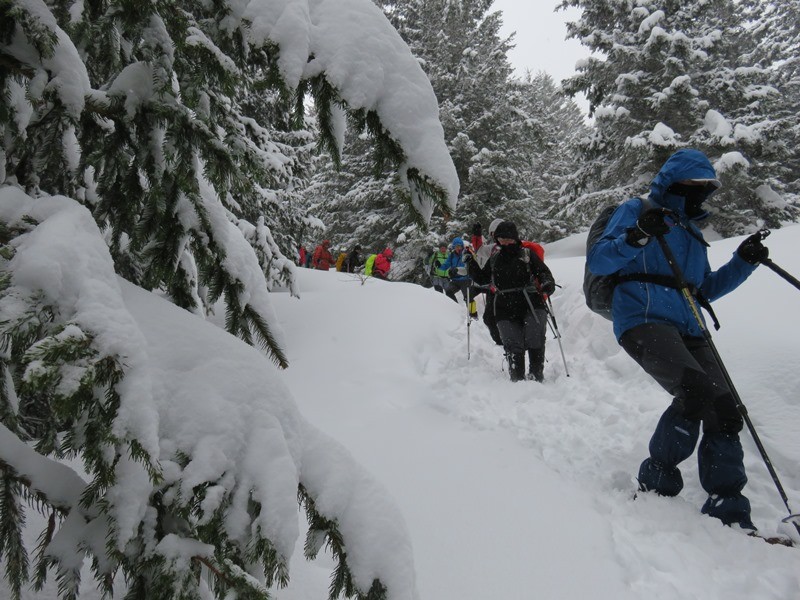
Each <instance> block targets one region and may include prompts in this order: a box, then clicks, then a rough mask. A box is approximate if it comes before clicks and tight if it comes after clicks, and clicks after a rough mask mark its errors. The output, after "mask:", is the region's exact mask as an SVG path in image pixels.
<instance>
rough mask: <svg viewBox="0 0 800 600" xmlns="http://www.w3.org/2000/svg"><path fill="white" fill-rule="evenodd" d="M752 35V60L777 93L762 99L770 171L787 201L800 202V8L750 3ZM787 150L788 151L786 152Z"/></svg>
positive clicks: (782, 3)
mask: <svg viewBox="0 0 800 600" xmlns="http://www.w3.org/2000/svg"><path fill="white" fill-rule="evenodd" d="M750 4H751V6H750V9H751V11H752V17H751V19H750V22H751V23H753V25H752V27H753V35H754V36H755V37H756V39H758V40H759V44H758V46H757V47H756V48H755V57H754V58H756V59H757V60H758V61H759V63H760V64H763V65H765V66H767V67H768V73H769V75H770V83H771V84H772V85H773V86H774V87H775V89H777V90H778V93H777V94H774V93H773V94H769V95H768V96H765V97H763V100H762V101H764V102H767V101H768V102H769V103H770V114H771V116H772V120H771V121H769V122H768V123H765V131H764V136H763V137H764V138H765V139H767V140H769V148H770V149H775V150H776V152H774V155H775V160H773V161H772V162H771V164H770V165H769V168H770V170H771V172H772V173H773V174H774V176H775V177H777V178H779V179H780V180H781V182H783V183H784V184H785V189H784V190H781V192H782V193H783V194H786V195H787V196H788V199H790V200H792V201H793V202H795V203H797V202H798V200H799V199H800V151H798V148H800V118H798V115H800V6H798V4H797V2H787V1H785V0H777V1H775V2H769V3H764V2H752V3H750ZM787 150H788V152H787Z"/></svg>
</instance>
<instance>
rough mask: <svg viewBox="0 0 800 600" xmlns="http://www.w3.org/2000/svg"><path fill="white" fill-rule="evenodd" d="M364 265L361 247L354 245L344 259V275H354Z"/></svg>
mask: <svg viewBox="0 0 800 600" xmlns="http://www.w3.org/2000/svg"><path fill="white" fill-rule="evenodd" d="M363 264H364V259H363V258H362V257H361V245H360V244H356V245H355V246H353V249H352V250H350V252H349V253H348V254H347V258H345V259H344V269H343V270H344V271H345V272H346V273H355V272H356V271H358V269H359V268H360V267H361V266H362V265H363Z"/></svg>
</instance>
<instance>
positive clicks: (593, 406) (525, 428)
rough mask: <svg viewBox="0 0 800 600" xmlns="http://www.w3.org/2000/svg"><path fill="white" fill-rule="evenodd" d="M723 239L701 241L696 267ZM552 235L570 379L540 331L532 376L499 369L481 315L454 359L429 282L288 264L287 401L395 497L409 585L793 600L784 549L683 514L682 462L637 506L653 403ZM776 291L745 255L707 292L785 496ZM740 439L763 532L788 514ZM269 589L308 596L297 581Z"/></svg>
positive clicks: (795, 425)
mask: <svg viewBox="0 0 800 600" xmlns="http://www.w3.org/2000/svg"><path fill="white" fill-rule="evenodd" d="M792 230H793V228H788V229H787V230H785V231H784V230H781V231H780V232H776V233H777V235H775V236H773V237H772V238H770V241H771V242H772V243H771V244H770V245H771V246H774V248H775V251H774V252H773V254H772V256H773V258H774V260H775V261H776V263H778V264H781V265H782V266H783V267H784V268H786V269H787V270H789V271H794V272H800V260H797V259H795V256H796V255H797V253H796V252H790V251H789V250H791V248H792V244H791V241H790V240H791V235H792ZM794 232H797V229H796V228H795V229H794ZM736 243H737V240H727V241H721V242H716V243H714V245H713V249H712V266H714V267H717V266H719V265H721V264H722V263H723V262H724V261H726V260H727V258H728V256H730V252H732V251H733V249H735V247H736ZM570 244H573V245H570ZM561 246H562V248H561V253H560V254H559V244H556V245H555V246H554V247H553V248H550V249H549V251H548V256H547V260H548V264H549V266H550V268H551V269H552V270H553V272H554V275H555V276H556V279H557V281H558V282H559V283H560V284H561V285H562V286H563V287H562V288H561V289H560V290H559V291H558V292H557V293H556V294H555V296H554V298H553V303H554V307H555V310H556V317H557V318H558V321H559V328H560V330H561V332H562V335H563V344H564V350H565V353H566V357H567V361H568V366H569V369H570V373H571V377H569V378H567V377H565V375H564V366H563V364H562V362H561V357H560V354H559V350H558V345H557V341H556V340H555V339H553V338H552V334H550V335H549V336H548V351H547V355H548V363H547V364H546V367H545V378H546V383H545V384H544V385H538V384H536V383H534V382H520V383H511V382H510V381H509V380H508V374H507V372H505V371H504V370H503V369H502V350H501V349H500V348H499V347H496V346H495V345H494V344H493V342H492V341H491V339H490V338H489V335H488V332H487V331H486V329H485V326H483V324H482V322H478V323H474V324H473V327H472V329H471V332H470V333H471V357H470V360H467V356H466V325H465V319H464V306H463V303H459V304H458V305H456V304H455V303H453V302H452V301H451V300H449V299H447V298H445V297H444V296H442V295H441V294H436V293H435V292H434V291H432V290H424V289H421V288H419V287H418V286H413V285H408V284H400V283H389V282H380V281H373V280H368V281H367V282H366V284H364V285H362V283H361V281H359V280H358V279H357V278H355V277H353V276H350V275H344V274H337V273H333V272H331V273H311V272H307V271H305V270H301V272H300V273H299V276H300V281H301V290H302V292H301V295H302V298H301V300H300V301H297V300H295V299H291V298H288V297H284V298H278V299H277V300H276V308H277V310H278V313H279V314H280V315H282V318H283V320H284V322H283V325H284V327H285V328H286V330H287V338H288V339H289V340H291V341H290V349H289V355H290V360H291V361H292V366H291V367H290V369H289V370H288V371H287V372H286V378H287V382H288V383H289V386H290V388H291V389H292V391H293V392H294V394H295V397H296V398H298V402H299V403H300V405H301V411H302V412H303V413H304V414H306V415H307V417H308V418H309V419H310V420H311V421H312V422H313V423H315V424H316V425H317V426H318V427H320V428H321V429H323V430H324V431H326V432H328V433H330V434H331V435H333V436H334V437H335V438H336V439H338V440H340V441H342V442H343V443H344V444H345V445H346V446H347V447H348V448H349V449H350V450H351V451H352V452H353V454H354V455H355V456H356V458H357V459H358V460H359V461H360V462H361V463H362V464H364V465H365V466H366V467H367V468H368V470H369V471H371V472H372V473H373V474H375V476H376V477H377V478H378V479H379V480H380V481H381V482H382V483H384V484H385V485H386V486H387V487H388V488H389V490H390V492H391V493H392V494H393V495H394V496H395V498H396V499H397V501H398V503H399V505H400V507H401V510H402V511H403V513H404V515H405V517H406V519H407V521H408V525H409V528H410V530H411V533H412V541H413V543H414V547H415V557H416V565H417V571H418V578H419V585H420V595H421V596H422V597H423V598H436V599H437V600H449V599H453V600H456V599H459V600H461V599H464V598H468V599H472V598H474V599H476V600H478V599H482V598H487V597H495V598H504V599H520V600H523V599H528V598H534V597H536V598H540V597H541V598H559V599H572V598H575V599H578V598H581V599H583V598H609V599H611V598H614V599H617V598H643V597H647V598H655V599H664V600H668V599H676V598H697V599H698V600H700V599H703V600H708V599H714V598H719V599H720V600H722V599H723V598H725V599H726V600H731V599H737V598H742V599H744V598H748V599H749V598H759V599H776V600H777V599H781V600H788V599H791V598H797V597H800V554H799V553H798V552H797V550H795V549H788V548H784V547H776V546H770V545H768V544H764V543H760V541H759V540H755V539H751V538H748V537H747V536H745V535H744V534H742V533H739V532H736V531H734V530H731V529H730V528H726V527H723V526H722V525H721V524H720V523H719V522H718V521H716V520H714V519H710V518H707V517H703V516H702V515H700V514H699V507H700V505H701V504H702V502H703V501H704V500H705V496H706V494H705V492H704V491H703V490H702V489H701V488H700V485H699V482H698V480H697V466H696V462H695V458H694V457H692V458H691V459H689V460H687V461H686V462H685V463H684V464H682V465H681V469H682V472H683V475H684V481H685V483H686V485H685V488H684V490H683V492H682V493H681V495H680V496H679V497H678V498H660V497H656V496H653V495H650V494H646V495H640V496H639V498H638V499H637V500H635V501H634V500H633V491H634V489H635V486H634V482H633V476H634V475H635V473H636V470H637V468H638V465H639V462H640V461H641V460H642V459H643V458H644V457H645V456H646V455H647V443H648V441H649V437H650V434H651V433H652V430H653V428H654V426H655V423H656V421H657V419H658V417H659V416H660V414H661V412H662V411H663V410H664V408H665V406H666V403H667V402H668V397H667V396H666V393H665V392H663V391H662V390H661V389H660V388H659V387H658V386H657V385H656V384H655V383H654V382H653V381H652V380H650V378H649V377H648V376H647V375H645V374H644V373H643V372H642V371H641V370H640V369H639V367H638V366H637V365H636V364H635V363H634V362H633V361H632V360H631V359H630V358H629V357H628V356H627V355H626V354H625V353H624V352H623V351H622V350H621V349H620V348H619V346H618V345H617V343H616V341H615V340H614V338H613V334H612V333H611V326H610V323H609V322H607V321H605V320H603V319H601V318H599V317H597V316H596V315H593V314H592V313H590V312H589V310H588V309H587V308H586V307H585V305H584V303H583V296H582V293H581V286H580V284H581V277H582V271H583V258H582V256H578V255H577V254H578V252H576V251H574V250H575V248H577V247H579V246H580V243H579V240H578V241H577V242H575V241H572V242H570V241H565V242H564V243H563V244H561ZM779 248H786V251H785V252H778V249H779ZM570 255H572V256H570ZM784 286H786V283H785V282H784V281H781V280H780V279H779V278H777V277H776V276H775V275H774V274H773V273H770V272H768V271H767V270H766V269H759V270H758V271H757V273H756V274H755V275H754V276H753V277H752V278H751V279H750V280H749V281H748V282H746V283H745V285H744V286H743V287H742V288H740V289H739V290H737V291H736V292H734V293H733V294H732V295H731V296H729V297H727V298H724V299H723V300H721V301H720V302H717V303H716V310H717V314H718V316H719V317H720V319H721V321H722V323H723V329H722V330H721V331H720V332H718V333H717V334H715V336H714V337H715V342H716V344H717V345H718V346H719V349H720V353H721V355H722V357H723V360H725V362H726V365H727V366H728V368H729V370H730V371H731V374H732V377H733V379H734V382H735V383H736V385H737V389H738V390H739V392H740V394H741V396H742V398H743V401H744V402H745V404H746V405H747V406H748V408H750V411H751V418H752V419H753V421H754V423H755V425H756V428H757V430H758V432H759V435H760V436H761V437H762V441H763V442H764V444H765V446H766V447H767V450H768V452H769V454H770V457H771V458H772V461H773V463H774V464H775V467H776V469H777V470H778V472H779V474H780V475H781V479H782V482H783V485H784V487H785V488H786V491H787V493H788V494H789V497H790V498H793V499H795V500H794V502H795V503H797V502H800V493H798V488H799V487H800V481H799V480H798V474H797V471H796V468H795V465H796V464H797V462H798V460H799V459H800V448H798V439H800V436H799V435H798V434H800V405H798V398H800V394H798V391H800V390H798V382H797V377H796V369H797V364H798V363H797V358H796V357H797V350H798V343H797V342H796V340H795V338H796V336H795V335H794V332H793V331H792V330H791V328H787V327H786V324H787V323H789V322H791V321H789V320H788V319H787V316H790V315H791V312H790V311H794V310H795V309H796V307H797V305H798V303H800V297H795V296H794V294H796V292H795V291H794V290H792V289H791V288H788V286H787V288H788V289H785V288H784ZM767 303H768V304H769V306H770V310H769V311H764V310H763V308H764V306H765V305H766V304H767ZM756 307H758V308H757V309H756ZM756 315H757V316H758V317H759V318H758V320H757V321H755V320H754V316H756ZM742 440H743V444H744V446H745V464H746V467H747V469H748V475H749V477H750V483H749V484H748V487H747V489H746V493H747V495H748V496H749V497H750V499H751V502H752V504H753V519H754V521H755V523H756V524H757V525H758V526H759V528H760V529H761V533H762V534H764V535H772V534H775V533H776V531H777V529H778V524H779V521H780V519H781V518H782V517H783V516H785V512H783V506H782V504H781V500H780V497H779V496H778V495H777V491H776V490H775V488H774V485H773V482H772V480H771V479H770V477H769V475H768V473H767V471H766V469H765V467H764V465H763V462H762V461H761V457H760V455H759V454H758V452H757V450H756V449H755V447H754V444H753V443H752V440H751V439H750V437H749V435H748V434H747V432H743V434H742ZM321 579H322V580H323V581H324V578H321ZM285 597H286V598H289V599H290V600H294V599H299V598H303V599H305V598H310V596H308V595H306V594H305V593H301V592H299V591H298V592H297V594H296V595H295V589H294V588H293V587H290V590H289V595H288V596H285Z"/></svg>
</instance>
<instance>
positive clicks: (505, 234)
mask: <svg viewBox="0 0 800 600" xmlns="http://www.w3.org/2000/svg"><path fill="white" fill-rule="evenodd" d="M494 237H495V239H498V238H507V239H511V240H517V241H519V232H518V231H517V226H516V225H515V224H514V223H513V222H512V221H503V222H502V223H500V224H499V225H498V226H497V229H495V230H494Z"/></svg>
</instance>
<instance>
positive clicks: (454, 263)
mask: <svg viewBox="0 0 800 600" xmlns="http://www.w3.org/2000/svg"><path fill="white" fill-rule="evenodd" d="M450 245H451V246H452V248H453V250H452V251H451V252H450V253H449V254H448V255H447V259H446V260H445V261H444V263H443V264H442V271H445V272H446V271H448V270H449V269H450V268H452V267H455V268H456V269H458V270H459V272H460V273H463V274H462V275H457V276H455V277H451V278H450V279H452V280H453V281H463V280H465V279H469V276H468V275H467V265H466V263H465V262H464V240H462V239H461V238H460V237H457V238H453V241H452V243H451V244H450ZM456 246H461V254H456V252H455V249H456Z"/></svg>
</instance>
